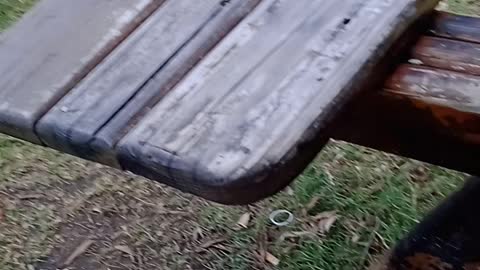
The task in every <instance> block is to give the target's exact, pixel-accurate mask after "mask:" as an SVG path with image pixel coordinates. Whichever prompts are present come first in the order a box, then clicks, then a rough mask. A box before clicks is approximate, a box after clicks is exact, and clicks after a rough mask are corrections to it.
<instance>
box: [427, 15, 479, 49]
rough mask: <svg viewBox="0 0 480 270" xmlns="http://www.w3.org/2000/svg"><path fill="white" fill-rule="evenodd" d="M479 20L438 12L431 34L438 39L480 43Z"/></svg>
mask: <svg viewBox="0 0 480 270" xmlns="http://www.w3.org/2000/svg"><path fill="white" fill-rule="evenodd" d="M479 29H480V18H477V17H469V16H461V15H456V14H451V13H447V12H438V13H437V16H436V17H435V23H434V27H433V28H432V30H431V33H432V34H434V35H437V36H440V37H447V38H451V39H458V40H464V41H470V42H476V43H480V31H479Z"/></svg>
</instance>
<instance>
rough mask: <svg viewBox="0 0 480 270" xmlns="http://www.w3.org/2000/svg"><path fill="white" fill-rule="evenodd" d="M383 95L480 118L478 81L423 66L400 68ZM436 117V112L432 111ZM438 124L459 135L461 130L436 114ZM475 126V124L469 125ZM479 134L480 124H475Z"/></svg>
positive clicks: (475, 77) (444, 117)
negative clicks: (473, 114)
mask: <svg viewBox="0 0 480 270" xmlns="http://www.w3.org/2000/svg"><path fill="white" fill-rule="evenodd" d="M384 94H388V95H393V96H399V95H401V96H403V97H407V98H409V99H411V100H421V101H422V103H424V104H437V105H441V106H442V107H448V108H451V109H455V110H458V111H464V112H472V113H476V114H480V77H478V76H473V75H469V74H464V73H459V72H452V71H448V70H442V69H434V68H430V67H424V66H412V65H403V66H401V67H399V68H398V69H397V71H396V72H395V74H394V75H393V76H392V77H391V78H390V79H389V80H388V81H387V83H386V85H385V90H384ZM432 113H434V114H435V111H432ZM438 119H439V122H441V123H444V124H445V125H446V127H448V128H449V129H450V130H452V131H454V130H456V131H459V132H461V130H462V126H461V125H459V126H458V127H455V126H450V125H452V124H454V122H457V123H461V124H463V122H464V121H463V120H462V119H458V121H453V120H454V119H455V118H454V116H453V115H452V116H450V115H445V114H444V113H443V112H441V111H440V112H438ZM472 124H475V123H472ZM476 126H477V128H478V131H480V124H478V123H477V124H476Z"/></svg>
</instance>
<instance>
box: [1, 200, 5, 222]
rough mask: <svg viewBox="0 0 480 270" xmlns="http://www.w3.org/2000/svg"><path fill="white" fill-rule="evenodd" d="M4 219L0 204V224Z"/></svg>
mask: <svg viewBox="0 0 480 270" xmlns="http://www.w3.org/2000/svg"><path fill="white" fill-rule="evenodd" d="M4 218H5V211H4V210H3V205H2V204H1V203H0V223H2V222H3V219H4Z"/></svg>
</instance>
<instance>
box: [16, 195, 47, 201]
mask: <svg viewBox="0 0 480 270" xmlns="http://www.w3.org/2000/svg"><path fill="white" fill-rule="evenodd" d="M42 197H43V196H42V195H41V194H24V195H20V196H18V199H19V200H24V201H28V200H36V199H40V198H42Z"/></svg>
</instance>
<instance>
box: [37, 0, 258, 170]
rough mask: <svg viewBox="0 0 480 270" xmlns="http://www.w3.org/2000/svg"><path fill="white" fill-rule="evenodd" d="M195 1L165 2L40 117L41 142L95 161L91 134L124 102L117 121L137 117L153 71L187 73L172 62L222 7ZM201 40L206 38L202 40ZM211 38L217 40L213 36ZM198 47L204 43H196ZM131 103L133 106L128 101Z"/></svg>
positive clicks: (215, 2) (207, 0)
mask: <svg viewBox="0 0 480 270" xmlns="http://www.w3.org/2000/svg"><path fill="white" fill-rule="evenodd" d="M246 2H247V3H251V1H246ZM195 3H197V4H195ZM195 3H194V2H192V1H191V0H167V1H166V2H165V3H164V4H163V5H162V6H161V7H160V8H159V9H158V10H157V11H156V12H155V13H154V14H152V15H151V16H150V17H149V18H148V19H147V20H146V21H145V23H144V24H142V25H141V26H140V27H139V28H138V29H137V30H136V31H135V32H134V33H132V35H130V36H129V37H128V38H127V39H126V40H125V41H124V42H123V43H122V44H121V45H120V46H119V47H117V48H116V49H115V50H114V51H113V52H112V53H111V54H110V55H109V56H108V57H107V58H106V59H105V61H103V62H102V63H101V64H100V65H98V66H97V67H96V68H95V69H94V70H93V71H92V72H91V73H90V74H89V75H88V76H87V77H86V78H85V79H84V80H83V81H82V82H80V83H79V84H78V85H77V86H76V87H75V88H74V89H73V90H72V91H70V92H69V93H68V94H67V95H66V96H65V97H64V98H63V99H62V100H60V102H58V103H57V104H56V105H55V106H54V107H53V108H52V109H51V110H50V111H49V112H48V113H47V114H46V115H45V116H44V117H43V118H42V119H41V120H40V121H39V123H38V125H37V132H38V133H39V135H40V137H41V139H42V141H44V142H45V143H46V144H47V145H48V146H50V147H53V148H56V149H58V150H61V151H64V152H67V153H72V154H75V155H78V156H81V157H85V158H90V159H94V160H96V153H92V150H91V148H90V146H89V145H90V143H91V142H92V141H93V140H94V135H95V134H96V133H97V132H98V131H99V130H100V129H102V128H104V127H105V126H108V123H109V121H110V120H111V119H112V118H114V116H115V115H116V114H117V113H118V112H119V111H121V110H122V109H123V108H124V107H125V106H127V107H128V109H127V110H128V114H129V115H127V116H123V115H122V116H120V118H121V120H122V123H121V124H124V123H123V122H127V121H128V117H130V118H131V117H132V116H133V115H135V112H136V111H138V110H139V109H141V108H142V107H143V106H144V105H145V103H146V102H148V100H145V99H144V100H143V102H137V100H138V97H137V96H136V94H137V93H138V92H139V91H140V90H141V89H142V88H144V87H145V86H148V85H150V84H151V83H152V81H154V80H155V78H156V76H157V75H156V74H157V73H159V72H160V74H163V73H164V68H165V67H167V66H168V68H169V70H167V71H166V72H170V73H175V72H176V71H178V70H179V69H182V70H181V72H180V73H182V72H183V73H185V72H186V70H188V69H189V68H190V66H188V65H189V63H188V62H187V61H185V62H183V63H178V61H177V63H178V64H177V66H175V67H173V68H172V67H171V61H172V59H173V58H174V57H175V56H176V55H177V54H178V53H179V52H180V51H181V50H184V49H185V47H186V46H188V44H190V43H191V41H192V39H195V37H196V36H198V33H199V31H201V30H202V29H204V28H205V26H206V25H209V23H210V22H211V21H212V19H214V18H217V17H218V15H219V14H220V13H221V11H222V9H223V7H222V6H221V5H220V2H219V1H218V0H205V1H202V2H201V3H200V2H195ZM219 23H221V22H217V25H219ZM217 28H218V27H217ZM209 34H213V33H209ZM216 40H217V41H218V37H217V38H216ZM202 41H203V42H205V39H202V40H201V41H200V43H201V42H202ZM211 41H213V42H215V37H212V40H211ZM208 42H210V41H208ZM196 46H198V47H201V46H202V44H198V42H197V45H196ZM193 49H194V50H198V48H193ZM195 53H197V51H188V52H187V54H188V55H187V57H185V58H188V57H191V55H192V54H195ZM184 65H185V67H186V68H185V69H183V67H184ZM174 75H177V74H174ZM167 76H168V75H167ZM177 76H178V75H177ZM161 87H163V85H156V89H149V90H147V92H150V96H148V97H147V98H150V99H151V98H153V97H154V95H155V93H152V92H155V91H159V88H161ZM150 88H151V87H150ZM159 92H161V91H159ZM130 101H133V102H135V104H134V105H133V106H128V105H126V103H129V102H130ZM125 124H126V123H125ZM100 155H101V153H100ZM105 159H106V158H101V161H106V162H114V159H108V160H105ZM109 165H115V164H109Z"/></svg>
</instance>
